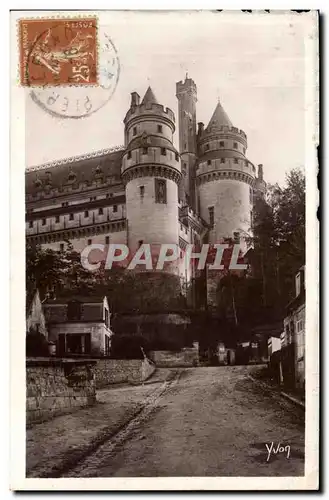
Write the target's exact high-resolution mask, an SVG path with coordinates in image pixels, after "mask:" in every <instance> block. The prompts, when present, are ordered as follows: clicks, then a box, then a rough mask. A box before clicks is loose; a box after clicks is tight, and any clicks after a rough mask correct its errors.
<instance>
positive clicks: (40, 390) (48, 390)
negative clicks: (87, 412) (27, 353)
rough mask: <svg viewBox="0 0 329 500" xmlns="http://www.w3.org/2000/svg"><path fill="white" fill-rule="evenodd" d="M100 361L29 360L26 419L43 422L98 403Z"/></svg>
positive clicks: (30, 421) (28, 422)
mask: <svg viewBox="0 0 329 500" xmlns="http://www.w3.org/2000/svg"><path fill="white" fill-rule="evenodd" d="M95 364H96V361H90V360H69V359H65V360H64V359H51V358H38V359H37V358H27V360H26V421H27V424H32V423H36V422H41V421H43V420H47V419H49V418H52V417H55V416H57V415H61V414H63V413H68V412H70V411H73V410H74V409H76V408H79V407H84V406H90V405H92V404H94V403H95V402H96V384H95V378H94V372H93V366H94V365H95Z"/></svg>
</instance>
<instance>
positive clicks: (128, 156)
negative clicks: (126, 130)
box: [127, 151, 131, 160]
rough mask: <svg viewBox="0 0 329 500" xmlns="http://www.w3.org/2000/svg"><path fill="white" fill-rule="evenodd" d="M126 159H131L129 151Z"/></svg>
mask: <svg viewBox="0 0 329 500" xmlns="http://www.w3.org/2000/svg"><path fill="white" fill-rule="evenodd" d="M127 158H128V160H130V158H131V151H128V155H127Z"/></svg>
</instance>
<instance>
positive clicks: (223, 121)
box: [206, 100, 233, 130]
mask: <svg viewBox="0 0 329 500" xmlns="http://www.w3.org/2000/svg"><path fill="white" fill-rule="evenodd" d="M223 125H226V126H228V127H232V126H233V125H232V122H231V120H230V119H229V117H228V116H227V114H226V112H225V110H224V108H223V107H222V105H221V103H220V102H219V100H218V103H217V106H216V109H215V111H214V113H213V115H212V117H211V119H210V122H209V123H208V126H207V129H208V130H210V129H211V128H213V127H214V128H218V127H221V126H223ZM207 129H206V130H207Z"/></svg>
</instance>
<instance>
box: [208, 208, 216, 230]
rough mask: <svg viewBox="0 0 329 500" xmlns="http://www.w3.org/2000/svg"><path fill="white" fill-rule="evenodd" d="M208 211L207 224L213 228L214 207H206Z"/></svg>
mask: <svg viewBox="0 0 329 500" xmlns="http://www.w3.org/2000/svg"><path fill="white" fill-rule="evenodd" d="M208 213H209V225H210V227H211V228H213V227H214V221H215V213H214V207H208Z"/></svg>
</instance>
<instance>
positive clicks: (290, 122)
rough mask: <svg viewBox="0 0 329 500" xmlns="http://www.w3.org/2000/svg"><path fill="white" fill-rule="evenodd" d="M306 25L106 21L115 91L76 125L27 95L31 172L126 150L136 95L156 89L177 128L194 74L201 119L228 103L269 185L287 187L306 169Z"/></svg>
mask: <svg viewBox="0 0 329 500" xmlns="http://www.w3.org/2000/svg"><path fill="white" fill-rule="evenodd" d="M300 19H301V18H300V17H298V14H297V15H293V14H291V13H284V12H281V13H279V12H278V13H276V14H266V13H259V14H247V13H242V12H235V13H234V14H232V13H216V12H205V11H203V12H197V11H194V12H188V11H186V12H165V11H164V12H129V11H127V12H119V11H117V12H115V11H113V12H102V13H99V22H100V24H101V25H102V27H103V28H104V29H106V32H107V33H108V34H109V36H110V37H111V39H112V41H113V43H114V44H115V46H116V49H117V52H118V56H119V60H120V68H121V71H120V77H119V81H118V85H117V88H116V90H115V93H114V95H113V96H112V98H111V99H110V100H109V102H108V103H107V104H106V105H105V106H103V107H102V108H101V109H100V110H99V111H97V112H96V113H94V114H92V115H91V116H89V117H88V118H82V119H78V120H75V119H62V118H55V117H53V116H51V115H50V114H49V113H47V112H46V111H45V110H43V109H41V108H40V107H39V106H38V105H37V104H36V103H35V102H34V101H33V100H32V99H31V98H30V96H29V95H28V93H29V90H28V89H27V90H26V92H27V97H26V164H27V166H34V165H38V164H41V163H44V162H48V161H52V160H56V159H60V158H64V157H67V156H73V155H79V154H84V153H89V152H92V151H96V150H99V149H103V148H110V147H112V146H116V145H120V144H123V130H124V128H123V118H124V116H125V114H126V112H127V110H128V108H129V105H130V93H131V92H133V91H136V92H138V93H139V94H140V95H141V97H143V95H144V93H145V91H146V89H147V87H148V85H151V87H152V89H153V90H154V93H155V95H156V97H157V99H158V101H159V103H161V104H163V105H164V106H166V107H169V108H171V109H172V110H173V111H174V113H175V115H176V123H177V117H178V114H177V99H176V97H175V91H176V88H175V86H176V82H177V81H179V80H182V79H184V77H185V74H186V72H188V76H189V77H190V78H192V79H193V80H194V81H195V83H196V85H197V91H198V102H197V121H202V122H204V123H205V124H207V123H208V121H209V120H210V118H211V115H212V113H213V111H214V109H215V107H216V104H217V101H218V99H220V102H221V103H222V106H223V107H224V109H225V111H226V113H227V114H228V116H229V117H230V119H231V121H232V123H233V125H234V126H236V127H238V128H241V129H243V130H244V131H245V132H246V134H247V136H248V150H247V153H246V155H247V157H248V158H249V160H250V161H252V162H253V163H254V164H255V165H258V164H260V163H262V164H263V165H264V176H265V180H266V181H267V182H270V183H274V182H279V183H280V184H282V183H283V182H284V179H285V174H286V172H288V171H289V170H290V169H292V168H295V167H300V168H304V166H305V165H304V164H305V159H304V158H305V151H304V143H305V80H306V59H305V50H304V44H305V37H306V36H307V34H306V30H305V23H302V22H301V21H300ZM177 125H178V124H177ZM175 144H176V146H177V144H178V134H177V130H176V133H175Z"/></svg>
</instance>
